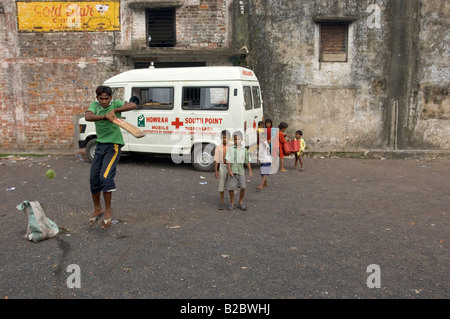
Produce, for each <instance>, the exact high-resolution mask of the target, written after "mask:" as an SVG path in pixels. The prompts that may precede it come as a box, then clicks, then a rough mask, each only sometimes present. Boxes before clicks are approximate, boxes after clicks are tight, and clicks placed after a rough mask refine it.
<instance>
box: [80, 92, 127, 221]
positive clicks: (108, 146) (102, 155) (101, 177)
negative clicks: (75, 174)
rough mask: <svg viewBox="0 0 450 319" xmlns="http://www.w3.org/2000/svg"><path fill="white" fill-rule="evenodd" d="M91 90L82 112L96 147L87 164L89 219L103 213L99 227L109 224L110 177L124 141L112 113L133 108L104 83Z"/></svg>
mask: <svg viewBox="0 0 450 319" xmlns="http://www.w3.org/2000/svg"><path fill="white" fill-rule="evenodd" d="M95 93H96V95H97V101H95V102H92V103H91V104H90V105H89V109H88V110H87V111H86V115H85V117H86V121H90V122H95V129H96V132H97V147H96V148H95V156H94V160H93V162H92V166H91V173H90V181H89V182H90V188H91V194H92V200H93V201H94V213H93V215H92V217H91V219H90V220H89V225H90V226H92V225H94V224H95V222H96V221H97V220H98V219H99V218H100V217H101V216H102V215H103V214H105V217H104V218H103V221H102V229H106V228H108V227H109V226H111V222H112V210H111V193H112V192H113V191H115V190H116V185H115V183H114V176H115V175H116V165H117V163H118V162H119V159H120V149H121V147H122V146H123V145H124V144H125V143H124V141H123V137H122V133H121V131H120V127H118V126H117V125H115V124H113V123H112V122H113V121H114V119H115V118H116V114H117V115H118V116H119V117H120V114H121V112H126V111H130V110H133V109H135V108H136V104H135V103H131V102H124V101H121V100H113V99H112V89H111V88H110V87H108V86H99V87H98V88H97V89H96V90H95ZM101 192H103V198H104V200H105V211H103V209H102V206H101V203H100V195H101Z"/></svg>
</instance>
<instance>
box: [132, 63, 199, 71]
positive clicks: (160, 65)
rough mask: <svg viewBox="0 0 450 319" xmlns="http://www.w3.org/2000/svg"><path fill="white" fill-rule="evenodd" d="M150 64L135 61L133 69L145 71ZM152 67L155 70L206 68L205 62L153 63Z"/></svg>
mask: <svg viewBox="0 0 450 319" xmlns="http://www.w3.org/2000/svg"><path fill="white" fill-rule="evenodd" d="M150 65H151V62H145V61H136V62H134V68H135V69H146V68H148V67H150ZM153 66H154V67H155V68H156V69H160V68H186V67H193V66H206V62H154V63H153Z"/></svg>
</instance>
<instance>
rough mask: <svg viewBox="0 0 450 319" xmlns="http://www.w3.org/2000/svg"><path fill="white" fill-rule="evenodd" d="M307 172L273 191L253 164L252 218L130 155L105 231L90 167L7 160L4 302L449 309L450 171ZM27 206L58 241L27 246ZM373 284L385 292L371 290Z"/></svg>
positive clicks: (293, 173)
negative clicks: (94, 216)
mask: <svg viewBox="0 0 450 319" xmlns="http://www.w3.org/2000/svg"><path fill="white" fill-rule="evenodd" d="M304 162H305V169H304V171H299V170H293V163H294V162H293V160H292V159H287V160H286V167H287V168H288V170H289V171H288V172H278V173H276V174H275V175H271V176H270V177H269V187H267V188H265V189H264V190H263V191H259V190H257V189H256V186H257V185H258V184H259V183H260V180H261V177H260V175H259V167H258V166H256V165H254V166H253V178H252V179H250V178H249V176H248V172H247V179H248V180H249V182H248V183H247V189H246V195H245V201H244V202H245V203H246V205H247V206H248V210H247V211H245V212H244V211H240V210H233V211H226V210H224V211H219V210H218V209H217V208H218V204H219V194H218V191H217V187H218V182H217V180H216V179H215V178H214V173H204V172H198V171H195V170H194V169H193V168H192V166H191V165H190V164H179V165H175V164H173V163H172V162H171V160H170V158H157V157H151V156H129V157H123V158H122V159H121V161H120V163H119V165H118V172H117V176H116V183H117V191H116V192H115V193H114V194H113V210H114V213H113V219H114V220H115V224H114V225H112V226H111V227H110V228H109V229H107V230H101V228H100V222H99V223H97V224H96V225H94V226H93V227H89V226H88V220H89V217H90V215H91V213H92V201H91V197H90V192H89V181H88V180H89V168H90V164H89V163H87V162H86V161H84V158H83V157H82V156H80V155H70V156H69V155H68V156H43V157H32V156H9V157H8V156H6V157H3V158H2V159H1V160H0V175H1V176H2V178H1V181H0V194H1V202H0V226H1V229H2V232H1V234H0V243H1V244H0V255H1V259H0V298H9V299H23V298H63V299H66V298H67V299H76V298H83V299H84V298H86V299H90V298H102V299H103V298H121V299H129V298H145V299H159V298H162V299H172V298H174V299H191V298H194V299H199V298H200V299H202V298H207V299H220V298H238V299H259V298H263V299H317V298H318V299H359V298H363V299H386V298H405V299H410V298H414V299H415V298H423V299H438V298H439V299H440V298H448V297H449V295H450V282H449V278H450V277H449V276H448V265H449V264H450V252H449V243H450V239H449V230H450V192H449V190H450V161H449V160H448V159H434V160H426V159H424V160H416V159H395V160H391V159H384V158H383V159H349V158H347V159H345V158H322V157H321V156H314V157H309V158H305V160H304ZM50 168H52V169H54V170H55V172H56V177H55V178H54V179H48V178H47V177H46V176H45V173H46V171H47V170H48V169H50ZM205 182H206V183H205ZM226 198H227V200H228V196H226ZM23 201H39V202H40V203H41V205H42V207H43V208H44V211H45V213H46V215H47V217H48V218H50V219H51V220H53V221H54V222H55V223H56V224H57V225H58V226H59V228H60V230H61V233H60V234H59V235H58V236H57V237H55V238H51V239H48V240H45V241H42V242H40V243H33V242H28V241H27V240H26V239H25V238H24V236H25V233H26V228H27V217H26V216H25V214H24V213H23V212H20V211H18V210H17V209H16V206H17V205H19V204H20V203H22V202H23ZM70 265H78V266H79V269H80V271H81V287H80V288H72V289H70V288H69V287H68V285H67V279H68V277H69V276H70V275H71V272H68V267H69V266H70ZM371 265H376V266H378V269H379V271H378V272H376V271H374V270H371V269H372V268H370V267H369V266H371ZM368 267H369V268H368ZM375 274H376V275H377V276H378V277H373V276H371V275H375ZM373 278H375V279H374V281H373V282H378V283H379V284H380V286H379V288H377V287H375V288H370V287H369V285H370V283H369V285H368V282H369V280H372V279H373Z"/></svg>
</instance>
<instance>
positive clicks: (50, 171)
mask: <svg viewBox="0 0 450 319" xmlns="http://www.w3.org/2000/svg"><path fill="white" fill-rule="evenodd" d="M46 175H47V177H48V178H53V177H55V171H54V170H52V169H49V170H48V171H47V173H46Z"/></svg>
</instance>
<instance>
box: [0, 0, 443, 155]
mask: <svg viewBox="0 0 450 319" xmlns="http://www.w3.org/2000/svg"><path fill="white" fill-rule="evenodd" d="M16 2H17V1H9V0H8V1H6V0H0V5H1V10H0V79H1V80H0V112H1V116H0V140H1V144H0V148H6V149H24V150H25V149H26V150H33V149H70V148H77V145H76V141H75V139H74V136H73V135H74V127H75V125H76V123H75V122H74V119H75V117H76V115H77V114H78V113H82V112H84V110H85V108H86V106H87V105H88V104H89V102H90V101H91V100H92V99H93V98H94V96H93V92H94V90H95V87H96V86H97V85H98V84H99V83H102V82H103V81H104V80H105V79H107V78H108V77H110V76H112V75H114V74H117V73H119V72H121V71H125V70H127V69H130V68H132V67H133V62H135V61H162V62H177V61H182V62H185V61H190V62H192V61H204V62H206V63H207V64H208V65H217V64H226V65H232V64H239V63H241V64H242V65H245V66H248V67H250V68H252V69H254V70H255V73H256V74H257V76H258V78H259V79H260V81H261V85H262V91H263V98H264V101H265V115H266V117H270V118H272V119H273V121H274V123H275V124H278V123H279V122H281V121H284V122H287V123H288V124H289V128H288V133H290V134H293V132H294V131H295V130H297V129H301V130H303V132H304V138H305V140H306V142H307V145H308V147H309V148H310V149H319V150H331V149H340V150H350V149H437V150H449V149H450V102H449V96H448V90H449V82H450V71H449V51H450V43H449V42H450V36H449V34H450V32H449V31H450V30H449V29H450V28H449V25H450V22H449V21H450V1H448V0H409V1H406V0H318V1H309V0H240V1H238V0H161V1H159V0H152V1H142V0H122V1H120V3H121V4H120V9H121V10H120V22H121V28H120V31H114V32H18V20H17V7H16ZM161 5H168V6H176V8H177V14H178V17H177V19H178V20H177V46H176V47H175V48H170V49H167V48H163V49H161V50H156V49H155V50H149V48H145V47H144V48H143V46H145V43H146V39H145V30H144V29H143V27H142V25H143V23H144V20H145V19H144V12H145V8H146V7H147V6H151V7H155V6H156V7H158V6H159V7H160V6H161ZM324 19H325V20H326V19H331V20H333V19H334V20H340V19H341V20H342V19H344V20H345V19H347V20H348V21H351V22H350V25H349V30H348V60H347V62H338V63H331V62H319V50H320V48H319V34H320V29H319V23H318V22H320V21H323V20H324ZM241 48H242V50H241ZM236 52H244V55H240V53H236ZM245 53H247V54H246V55H245Z"/></svg>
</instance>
